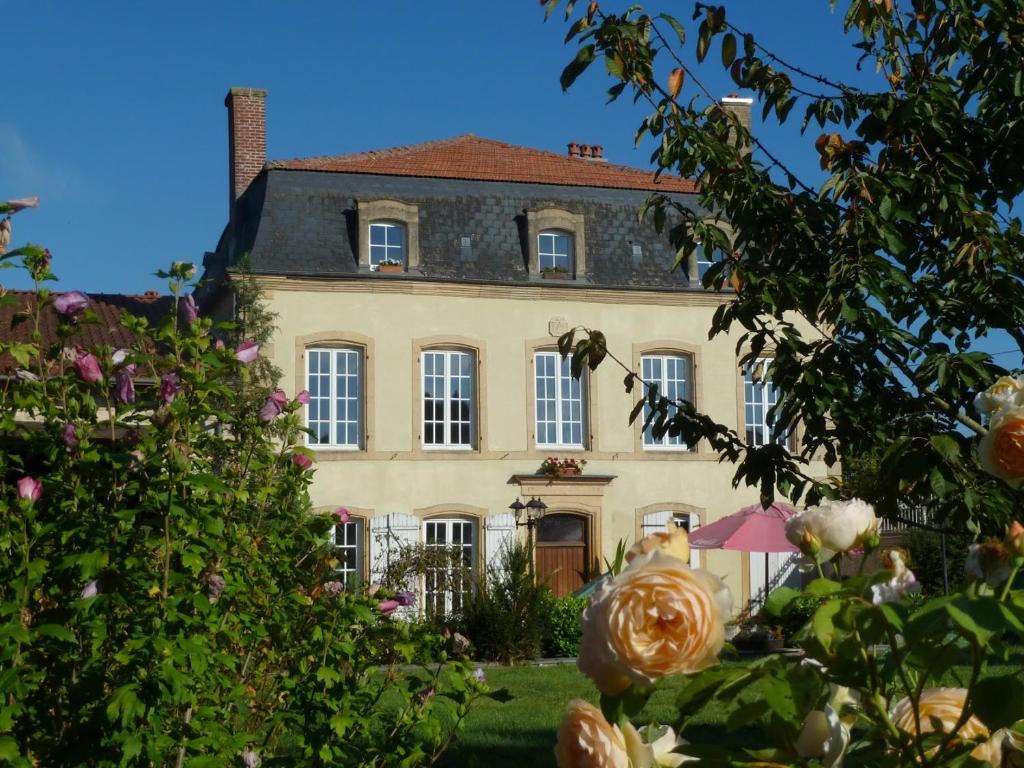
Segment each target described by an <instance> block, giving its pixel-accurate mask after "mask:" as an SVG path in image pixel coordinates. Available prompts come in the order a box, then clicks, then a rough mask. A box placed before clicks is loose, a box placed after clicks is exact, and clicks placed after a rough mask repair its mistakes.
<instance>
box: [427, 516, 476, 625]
mask: <svg viewBox="0 0 1024 768" xmlns="http://www.w3.org/2000/svg"><path fill="white" fill-rule="evenodd" d="M423 540H424V543H425V546H426V547H427V548H436V549H447V550H448V557H447V558H446V559H445V563H446V565H439V566H437V567H434V568H430V569H428V571H427V573H426V574H425V575H424V586H423V597H424V603H425V605H424V608H425V609H426V613H427V617H428V618H433V617H435V616H448V615H450V614H452V613H456V612H458V611H459V610H461V609H462V606H463V605H464V604H465V601H466V598H467V597H468V596H469V590H470V587H471V584H472V578H471V577H472V573H473V562H474V557H473V552H474V549H475V544H476V536H475V535H474V530H473V522H472V521H471V520H460V519H450V520H449V519H435V520H427V521H426V522H424V524H423Z"/></svg>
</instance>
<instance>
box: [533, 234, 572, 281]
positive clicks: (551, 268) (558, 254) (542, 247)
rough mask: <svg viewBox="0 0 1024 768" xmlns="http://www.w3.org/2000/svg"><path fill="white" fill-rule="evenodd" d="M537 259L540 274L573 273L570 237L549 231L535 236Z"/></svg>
mask: <svg viewBox="0 0 1024 768" xmlns="http://www.w3.org/2000/svg"><path fill="white" fill-rule="evenodd" d="M537 259H538V264H539V266H540V271H541V272H545V271H547V272H568V273H570V274H571V273H572V271H573V248H572V235H570V234H569V233H567V232H559V231H557V230H549V231H545V232H541V233H540V234H539V235H538V236H537Z"/></svg>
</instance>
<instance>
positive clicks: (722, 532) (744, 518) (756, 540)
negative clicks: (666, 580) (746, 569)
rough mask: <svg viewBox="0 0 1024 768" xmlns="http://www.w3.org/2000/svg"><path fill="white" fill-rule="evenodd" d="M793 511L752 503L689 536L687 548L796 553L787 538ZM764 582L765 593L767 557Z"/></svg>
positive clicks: (775, 505) (781, 505)
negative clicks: (787, 522) (788, 525)
mask: <svg viewBox="0 0 1024 768" xmlns="http://www.w3.org/2000/svg"><path fill="white" fill-rule="evenodd" d="M796 512H797V511H796V509H794V508H793V507H791V506H789V504H782V503H780V502H775V503H774V504H772V505H771V506H770V507H768V508H767V509H765V508H764V507H762V506H761V505H760V504H751V505H750V506H749V507H743V509H741V510H739V511H738V512H733V513H732V514H731V515H727V516H726V517H723V518H722V519H721V520H716V521H715V522H713V523H711V525H705V526H703V527H701V528H698V529H697V530H696V531H694V532H693V533H691V534H690V546H691V547H695V548H697V549H732V550H737V551H739V552H766V553H767V552H799V551H800V550H799V549H797V548H796V547H794V546H793V545H792V544H790V543H789V540H788V539H786V521H787V520H789V518H791V517H792V516H793V515H795V514H796ZM764 583H765V589H766V590H767V588H768V555H767V554H766V555H765V558H764Z"/></svg>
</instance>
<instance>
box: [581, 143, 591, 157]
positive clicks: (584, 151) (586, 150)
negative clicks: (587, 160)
mask: <svg viewBox="0 0 1024 768" xmlns="http://www.w3.org/2000/svg"><path fill="white" fill-rule="evenodd" d="M580 155H581V156H583V157H590V145H589V144H581V145H580Z"/></svg>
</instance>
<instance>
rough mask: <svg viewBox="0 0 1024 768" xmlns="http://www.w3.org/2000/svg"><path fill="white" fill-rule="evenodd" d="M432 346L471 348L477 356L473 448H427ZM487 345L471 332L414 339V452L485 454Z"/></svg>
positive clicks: (465, 349)
mask: <svg viewBox="0 0 1024 768" xmlns="http://www.w3.org/2000/svg"><path fill="white" fill-rule="evenodd" d="M431 350H454V351H458V352H469V353H471V354H472V355H473V357H474V358H475V359H476V387H475V390H474V395H475V402H474V403H473V433H474V438H475V440H474V443H475V444H474V445H472V446H470V447H469V448H444V447H440V448H426V447H424V445H423V353H424V352H429V351H431ZM486 352H487V347H486V345H485V344H484V342H483V341H481V340H479V339H472V338H470V337H468V336H452V335H443V336H428V337H425V338H420V339H413V340H412V361H413V364H412V446H411V451H410V453H411V454H413V455H414V456H422V457H426V456H432V455H438V456H442V457H444V458H448V457H450V456H451V455H452V454H466V453H469V454H483V453H485V452H486V451H487V430H486V424H487V380H486V377H485V375H484V374H485V373H486V371H487V368H486V366H485V362H486V357H487V355H486Z"/></svg>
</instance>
